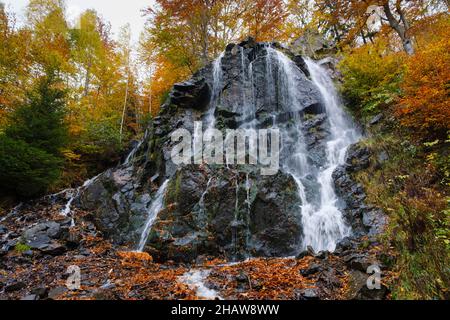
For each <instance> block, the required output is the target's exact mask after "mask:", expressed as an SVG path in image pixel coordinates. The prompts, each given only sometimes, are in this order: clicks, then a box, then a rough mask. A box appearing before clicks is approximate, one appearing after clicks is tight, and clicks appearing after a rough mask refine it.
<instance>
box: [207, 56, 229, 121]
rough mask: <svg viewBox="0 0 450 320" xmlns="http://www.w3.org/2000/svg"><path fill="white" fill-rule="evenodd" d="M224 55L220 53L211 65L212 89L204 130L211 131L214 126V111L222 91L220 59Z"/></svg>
mask: <svg viewBox="0 0 450 320" xmlns="http://www.w3.org/2000/svg"><path fill="white" fill-rule="evenodd" d="M224 55H225V52H222V53H221V54H220V55H219V57H218V58H217V59H216V60H215V61H214V63H213V86H212V87H213V88H212V95H211V104H212V105H211V107H210V109H209V111H208V113H207V115H206V117H205V128H206V129H211V128H214V126H215V125H216V116H215V113H216V109H217V105H218V104H219V98H220V92H221V90H222V78H223V71H222V59H223V57H224Z"/></svg>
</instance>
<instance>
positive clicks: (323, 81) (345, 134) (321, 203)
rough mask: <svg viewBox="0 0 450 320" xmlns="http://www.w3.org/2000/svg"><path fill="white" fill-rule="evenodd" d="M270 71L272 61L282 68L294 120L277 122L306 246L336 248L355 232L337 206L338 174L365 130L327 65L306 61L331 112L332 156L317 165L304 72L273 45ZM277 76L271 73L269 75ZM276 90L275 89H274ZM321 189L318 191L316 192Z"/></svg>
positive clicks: (281, 94) (282, 98) (283, 97)
mask: <svg viewBox="0 0 450 320" xmlns="http://www.w3.org/2000/svg"><path fill="white" fill-rule="evenodd" d="M267 50H268V54H267V59H268V61H269V62H268V64H269V65H271V67H270V68H268V69H267V70H268V71H267V73H269V72H270V73H272V65H275V66H277V68H278V74H277V80H276V81H277V84H276V88H275V89H276V90H278V99H279V104H280V105H281V106H282V108H283V109H284V110H288V111H290V113H291V117H292V118H293V119H292V120H293V121H292V122H293V123H291V124H290V125H282V124H279V125H278V124H277V125H276V126H279V127H280V130H281V132H282V137H283V146H282V151H281V157H282V163H283V166H284V170H285V171H286V172H288V173H290V174H291V175H292V176H293V178H294V179H295V181H296V183H297V185H298V190H299V196H300V199H301V201H302V204H301V213H302V225H303V233H304V238H303V241H302V243H303V248H302V249H305V248H306V247H307V246H311V247H312V248H313V249H314V250H315V251H321V250H328V251H334V249H335V248H336V244H337V242H338V241H339V240H340V239H342V238H344V237H346V236H348V235H349V234H350V231H351V230H350V228H349V227H348V226H347V225H346V223H345V221H344V218H343V215H342V212H341V211H340V210H339V208H338V206H337V202H338V198H337V196H336V194H335V191H334V186H333V179H332V175H333V172H334V171H335V169H336V168H337V167H338V166H339V165H340V164H343V162H344V160H345V154H346V151H347V149H348V147H349V146H350V145H351V144H353V143H355V142H357V141H358V139H359V137H360V136H359V134H358V132H357V130H355V129H354V127H353V126H352V125H351V123H350V121H349V120H348V119H347V117H346V114H345V112H344V110H343V109H342V106H341V104H340V100H339V95H338V94H337V92H336V89H335V87H334V85H333V81H332V79H331V78H330V76H329V75H328V73H327V70H326V69H324V68H322V67H321V66H320V65H318V64H317V63H315V62H313V61H312V60H311V59H306V63H307V66H308V68H309V71H310V73H311V80H312V82H313V83H314V85H315V86H316V87H317V88H318V90H319V92H320V94H321V97H322V101H323V106H324V108H325V112H326V114H327V118H328V122H329V126H330V136H329V138H328V139H327V141H326V145H325V146H324V147H325V149H326V150H325V151H326V160H325V163H324V164H323V165H322V166H314V165H312V164H311V163H310V161H309V160H308V152H307V147H306V145H305V143H304V141H305V139H304V132H303V131H302V130H303V128H302V119H301V116H300V113H299V111H301V107H300V106H301V104H300V101H299V100H298V99H299V97H301V96H302V95H301V93H300V92H299V91H298V90H299V88H298V79H299V78H301V77H304V75H303V73H302V72H301V71H300V70H299V68H298V67H297V66H296V65H295V64H294V62H293V61H292V60H291V59H289V58H288V57H287V56H286V55H284V54H283V53H282V52H280V51H278V50H275V49H273V48H268V49H267ZM269 75H270V76H271V74H268V75H267V76H269ZM269 90H272V89H269ZM314 189H317V191H318V195H314V194H313V193H315V192H311V190H314Z"/></svg>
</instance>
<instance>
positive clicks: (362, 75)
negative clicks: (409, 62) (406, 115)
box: [338, 39, 404, 115]
mask: <svg viewBox="0 0 450 320" xmlns="http://www.w3.org/2000/svg"><path fill="white" fill-rule="evenodd" d="M387 47H388V46H387V44H386V43H385V41H383V40H381V39H380V40H378V41H377V42H376V43H375V44H366V45H364V46H362V47H359V48H356V49H353V50H352V51H351V52H349V53H346V54H344V57H343V59H342V61H341V62H340V63H339V66H338V68H339V70H340V71H341V72H342V75H343V85H342V93H343V95H344V97H345V98H346V99H347V100H348V102H349V103H350V107H351V108H352V109H353V111H355V112H357V113H359V114H363V115H373V114H375V113H379V112H380V111H382V110H381V109H382V107H383V106H385V105H390V104H391V103H392V102H394V101H395V99H396V98H397V96H398V95H399V94H400V84H399V83H400V81H401V78H402V71H403V67H402V66H403V62H402V61H403V57H404V55H403V54H402V53H392V52H389V51H388V49H387Z"/></svg>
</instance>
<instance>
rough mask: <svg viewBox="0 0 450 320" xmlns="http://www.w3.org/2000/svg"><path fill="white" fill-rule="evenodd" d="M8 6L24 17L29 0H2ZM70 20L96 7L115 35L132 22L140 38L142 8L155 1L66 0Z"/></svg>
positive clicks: (135, 32)
mask: <svg viewBox="0 0 450 320" xmlns="http://www.w3.org/2000/svg"><path fill="white" fill-rule="evenodd" d="M0 1H1V2H4V3H5V4H6V6H7V7H10V8H12V9H13V11H14V12H16V14H17V17H18V18H19V20H20V19H23V12H24V8H25V7H26V5H27V3H28V0H0ZM65 1H66V6H67V15H68V19H69V21H71V22H72V21H75V19H76V17H77V16H78V15H79V14H80V13H81V12H82V11H84V10H86V9H95V10H96V11H97V12H98V13H99V14H100V15H101V16H102V17H103V18H104V19H105V20H107V21H109V22H111V26H112V31H113V32H114V36H115V37H116V36H117V35H118V31H119V29H120V27H122V26H124V25H125V24H127V23H130V25H131V30H132V33H133V40H134V41H137V40H138V39H139V34H140V32H141V31H142V29H143V27H144V23H145V19H144V18H143V17H142V13H141V10H142V9H143V8H145V7H148V6H149V5H151V4H152V3H153V0H125V1H124V0H65Z"/></svg>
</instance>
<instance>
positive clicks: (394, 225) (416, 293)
mask: <svg viewBox="0 0 450 320" xmlns="http://www.w3.org/2000/svg"><path fill="white" fill-rule="evenodd" d="M392 129H393V130H392V131H390V130H389V129H388V128H386V127H385V126H384V127H383V128H379V129H376V131H373V132H372V134H371V138H369V139H367V140H365V141H364V144H365V145H367V146H368V147H369V148H371V150H372V152H373V153H374V154H378V153H380V152H382V151H384V152H386V151H387V152H388V154H389V155H390V158H389V160H388V161H387V162H384V163H382V164H380V163H378V161H377V160H376V157H373V159H372V161H371V162H372V163H371V166H370V167H369V168H368V169H367V170H364V171H361V172H359V173H357V174H356V176H355V178H356V179H357V180H358V181H359V182H360V183H361V184H362V185H363V186H364V188H365V190H366V192H367V195H368V201H369V203H371V204H373V205H376V206H378V207H380V208H383V210H384V211H385V212H386V213H387V214H388V216H389V221H390V222H389V227H388V229H387V232H386V233H385V234H384V235H383V238H384V243H385V244H386V248H394V251H395V253H396V261H395V264H394V266H393V271H394V272H395V273H396V274H398V277H397V281H396V282H395V283H391V286H392V294H393V298H395V299H435V298H445V296H446V292H447V290H448V284H449V283H450V271H449V269H448V265H449V263H450V246H449V242H450V220H449V211H448V208H449V202H448V199H446V194H445V186H444V185H442V184H441V183H440V179H439V178H440V175H441V174H440V170H439V168H438V167H437V165H436V160H430V158H429V156H430V154H435V155H436V158H435V159H440V158H441V157H442V154H443V152H442V149H441V148H442V145H441V144H440V143H436V141H431V142H428V143H425V144H424V143H422V144H414V143H412V142H410V141H409V140H408V136H407V132H406V131H405V130H404V131H401V130H399V128H398V127H394V128H392ZM430 148H432V149H430ZM386 250H389V249H386Z"/></svg>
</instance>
